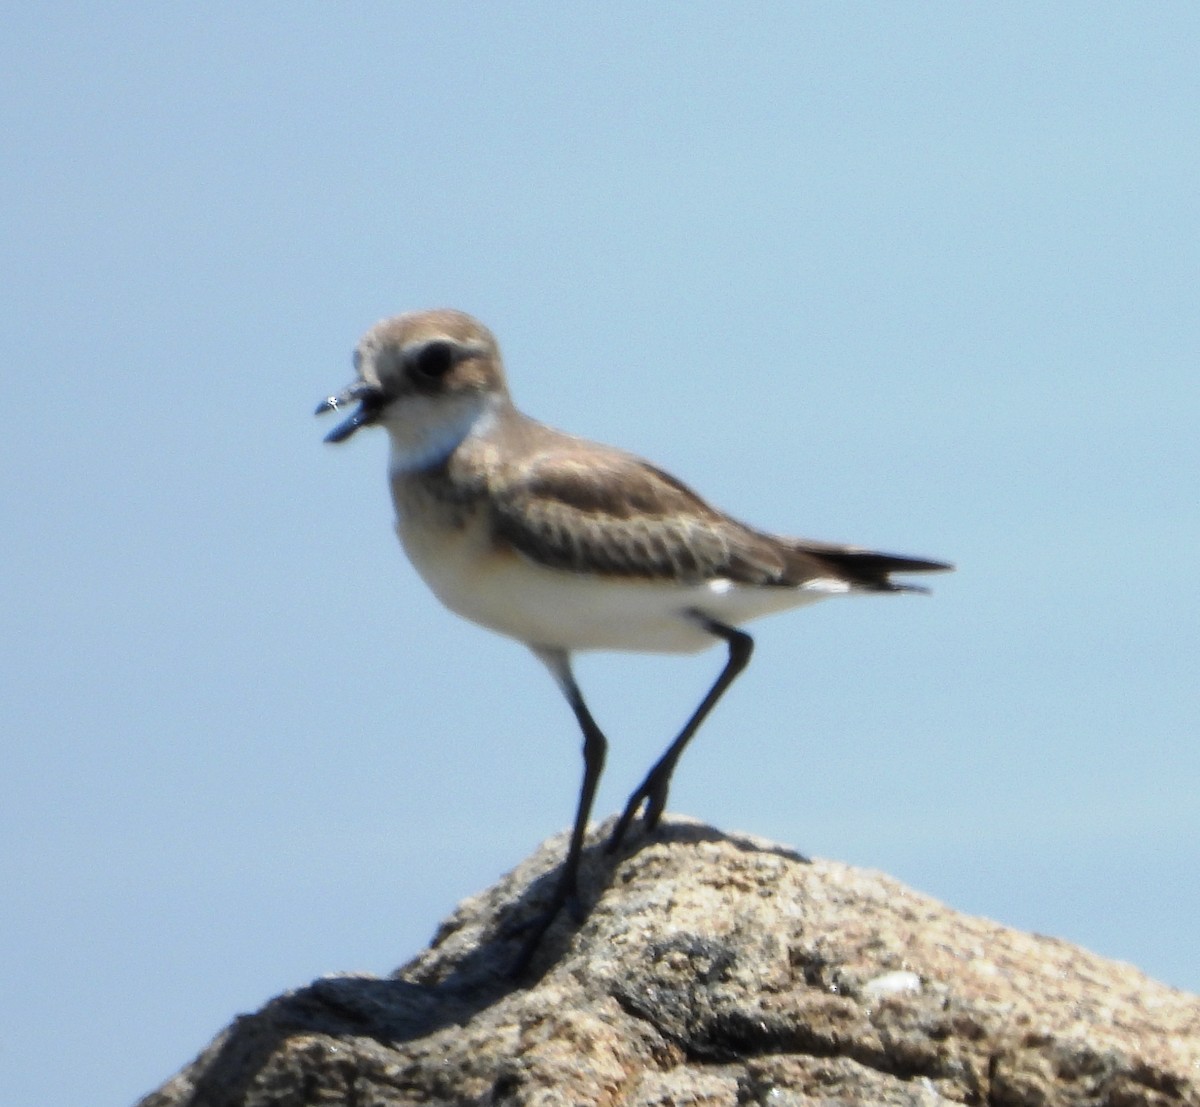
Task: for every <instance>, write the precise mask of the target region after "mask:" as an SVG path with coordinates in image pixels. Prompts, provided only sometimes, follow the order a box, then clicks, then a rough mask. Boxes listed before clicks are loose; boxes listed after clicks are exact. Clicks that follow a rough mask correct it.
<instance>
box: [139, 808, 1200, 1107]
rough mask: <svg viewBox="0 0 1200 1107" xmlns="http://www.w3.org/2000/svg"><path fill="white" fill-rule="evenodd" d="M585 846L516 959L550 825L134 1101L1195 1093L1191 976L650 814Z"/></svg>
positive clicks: (1054, 1099) (171, 1105)
mask: <svg viewBox="0 0 1200 1107" xmlns="http://www.w3.org/2000/svg"><path fill="white" fill-rule="evenodd" d="M605 829H606V828H604V827H601V828H598V830H597V832H596V836H595V839H594V841H595V842H596V843H597V844H595V845H593V846H592V848H590V849H589V851H588V854H587V857H586V862H585V866H584V871H583V894H584V896H585V897H586V900H587V907H588V908H590V910H589V912H588V913H587V915H586V918H584V919H583V921H582V922H579V921H576V920H575V919H573V918H572V917H571V916H570V915H567V914H564V917H563V918H561V919H559V920H558V921H557V922H556V923H555V925H554V926H553V927H552V928H551V929H550V931H549V932H548V933H547V935H546V937H545V939H544V940H543V942H542V944H541V946H540V947H539V950H538V953H537V956H536V957H535V958H534V960H533V962H532V963H531V964H530V966H529V967H528V969H527V971H526V973H525V974H524V976H522V977H521V978H519V979H513V978H512V975H511V969H512V965H513V964H514V961H515V959H516V958H517V957H518V956H519V952H520V950H521V946H522V938H523V927H524V926H526V925H527V924H528V922H529V920H531V919H533V918H536V917H537V912H538V908H539V904H541V903H544V902H545V899H546V897H547V895H548V893H549V890H550V886H551V883H552V881H553V877H554V871H555V866H556V865H557V864H558V863H559V861H560V860H561V858H562V853H563V847H564V840H563V838H562V837H559V838H556V839H553V840H551V841H550V842H548V843H547V844H546V845H544V846H542V847H541V849H539V850H538V851H537V853H535V854H534V856H533V857H531V858H530V859H529V860H528V861H526V862H524V863H523V864H522V865H520V866H519V867H518V868H517V869H516V870H515V871H514V872H513V873H511V874H509V875H508V876H506V877H504V878H503V879H502V880H501V881H500V882H499V883H498V884H497V885H496V886H495V887H493V888H491V889H489V890H488V891H486V892H484V893H483V894H482V895H479V896H476V897H474V898H472V899H470V900H467V901H466V902H464V903H462V904H461V905H460V906H459V907H458V909H457V910H456V911H455V912H454V914H453V915H452V916H451V917H450V918H449V919H448V920H447V921H446V922H445V923H443V924H442V926H441V928H440V929H439V930H438V932H437V934H436V936H435V937H434V939H433V942H432V944H431V945H430V948H429V949H427V950H425V951H424V952H423V953H421V954H420V955H419V956H417V957H416V958H415V959H414V960H412V961H410V962H409V963H408V964H407V965H405V966H403V967H402V968H401V969H398V970H397V971H396V972H395V973H394V974H393V975H392V976H391V977H390V978H388V979H385V980H380V979H378V978H375V977H364V976H338V977H329V978H325V979H322V980H318V981H316V982H315V983H313V984H311V985H309V986H308V987H306V988H301V989H299V990H297V991H294V992H289V993H287V994H286V995H283V996H280V997H278V998H277V999H274V1000H272V1001H271V1002H269V1003H268V1004H267V1005H266V1006H265V1007H264V1008H263V1009H262V1010H261V1011H258V1012H256V1013H255V1014H252V1015H243V1016H241V1017H239V1018H238V1019H236V1020H235V1021H234V1022H233V1024H232V1025H231V1026H229V1027H228V1028H227V1029H226V1030H224V1031H223V1032H222V1033H221V1034H220V1035H218V1037H217V1038H216V1039H215V1040H214V1041H213V1043H212V1044H211V1045H210V1046H209V1047H208V1048H207V1049H206V1050H205V1051H204V1052H203V1053H202V1054H201V1055H200V1056H199V1057H198V1058H197V1059H196V1061H194V1062H193V1063H192V1064H191V1065H189V1066H188V1067H187V1068H185V1069H184V1070H183V1071H182V1072H181V1073H179V1075H178V1076H176V1077H174V1078H173V1079H172V1080H170V1081H169V1082H168V1083H167V1084H166V1085H164V1086H163V1087H162V1088H161V1089H159V1090H158V1091H156V1092H153V1093H151V1094H150V1095H149V1096H147V1097H146V1098H145V1099H144V1100H143V1101H142V1105H141V1107H268V1105H270V1107H316V1105H318V1104H320V1105H334V1104H344V1105H346V1107H399V1105H402V1104H404V1105H407V1104H445V1105H448V1107H449V1105H454V1107H467V1105H480V1107H483V1105H495V1107H500V1105H511V1107H517V1105H520V1107H534V1105H537V1107H577V1105H578V1107H582V1105H592V1104H603V1105H605V1107H701V1105H703V1107H735V1105H739V1107H751V1105H761V1107H810V1105H812V1107H815V1105H818V1104H820V1105H826V1107H832V1105H852V1104H873V1105H886V1104H897V1105H899V1104H912V1105H917V1104H938V1103H943V1102H952V1103H970V1104H986V1105H990V1107H1000V1105H1005V1107H1009V1105H1011V1107H1018V1105H1020V1107H1033V1105H1042V1104H1063V1105H1067V1104H1070V1105H1076V1104H1078V1105H1084V1104H1089V1105H1091V1104H1095V1105H1100V1104H1104V1105H1111V1107H1136V1105H1141V1104H1146V1105H1151V1104H1152V1105H1155V1107H1166V1105H1168V1104H1195V1105H1198V1107H1200V997H1196V996H1193V995H1188V994H1185V993H1183V992H1179V991H1175V990H1173V989H1171V988H1168V987H1165V986H1164V985H1162V984H1158V983H1156V982H1155V981H1153V980H1150V979H1148V978H1147V977H1145V976H1143V975H1142V974H1141V973H1140V972H1138V971H1137V970H1136V969H1134V968H1132V967H1130V966H1128V965H1123V964H1117V963H1115V962H1112V961H1106V960H1103V959H1102V958H1099V957H1096V956H1094V955H1093V954H1090V953H1087V952H1086V951H1084V950H1081V949H1078V948H1076V947H1074V946H1070V945H1067V944H1066V943H1064V942H1060V941H1057V940H1055V939H1053V938H1043V937H1039V936H1035V935H1030V934H1023V933H1019V932H1017V931H1014V930H1008V929H1006V928H1005V927H1002V926H999V925H997V924H996V923H992V922H988V921H987V920H984V919H977V918H972V917H969V916H966V915H961V914H958V913H956V912H954V911H952V910H950V909H949V908H947V907H945V906H943V905H942V904H940V903H937V902H936V901H934V900H932V899H929V898H927V897H926V896H922V895H920V894H918V893H916V892H913V891H911V890H909V889H908V888H905V887H903V886H902V885H900V884H898V883H896V882H895V881H893V880H890V879H888V878H887V877H885V876H882V875H881V874H879V873H875V872H870V871H865V870H862V869H854V868H850V867H848V866H846V865H841V864H838V863H836V862H832V861H808V860H805V859H804V858H802V857H800V856H798V855H797V854H795V853H794V852H792V851H790V850H788V849H785V848H783V847H781V846H777V845H773V844H772V843H770V842H765V841H761V840H758V839H754V838H750V837H746V836H741V835H733V834H724V833H721V832H720V831H717V830H714V829H712V828H710V827H706V826H703V825H700V824H697V823H693V822H690V821H688V820H684V819H680V818H674V819H668V820H666V821H665V822H664V824H663V825H662V826H660V828H659V830H658V831H657V832H656V833H655V834H654V835H653V836H651V837H648V838H643V839H640V840H637V841H634V842H633V843H631V844H630V845H629V847H628V848H627V849H626V850H624V851H622V852H621V853H618V854H616V855H614V856H610V855H608V854H606V853H605V852H604V850H603V848H602V846H601V845H599V843H601V842H603V836H604V831H605Z"/></svg>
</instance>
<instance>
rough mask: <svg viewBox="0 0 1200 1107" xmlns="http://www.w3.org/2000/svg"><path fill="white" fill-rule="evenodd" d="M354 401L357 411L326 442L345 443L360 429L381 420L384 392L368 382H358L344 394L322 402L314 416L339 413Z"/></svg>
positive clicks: (332, 431)
mask: <svg viewBox="0 0 1200 1107" xmlns="http://www.w3.org/2000/svg"><path fill="white" fill-rule="evenodd" d="M354 400H357V401H358V408H357V410H356V411H355V412H354V413H353V414H352V415H351V416H350V418H349V419H346V420H344V421H343V422H341V423H339V424H338V425H337V426H336V427H334V428H333V430H331V431H330V432H329V433H328V434H327V435H326V436H325V441H326V442H345V441H346V439H347V438H349V437H350V436H351V435H352V434H353V433H354V432H355V431H356V430H358V428H359V427H365V426H369V425H370V424H371V423H374V422H375V421H376V420H377V419H378V418H379V413H380V412H381V411H382V410H383V392H382V391H380V389H379V388H377V387H376V386H375V385H372V384H367V383H366V381H357V382H355V383H354V384H352V385H351V386H350V387H349V388H347V389H346V390H345V391H344V392H339V393H338V394H337V395H336V396H329V397H327V398H326V399H324V400H322V401H321V403H320V404H319V405H318V406H317V410H316V412H315V413H314V414H316V415H324V414H325V412H327V411H337V410H338V408H341V407H345V406H346V405H347V404H348V403H351V402H352V401H354Z"/></svg>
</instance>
